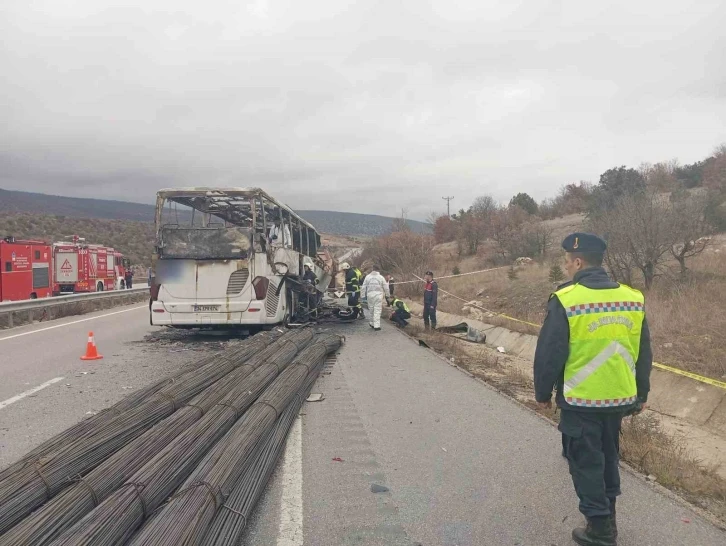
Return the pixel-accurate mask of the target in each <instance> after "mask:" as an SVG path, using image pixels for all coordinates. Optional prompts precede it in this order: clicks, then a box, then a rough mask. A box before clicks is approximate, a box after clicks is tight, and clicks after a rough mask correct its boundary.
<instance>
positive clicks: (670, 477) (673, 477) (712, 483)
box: [620, 413, 726, 521]
mask: <svg viewBox="0 0 726 546" xmlns="http://www.w3.org/2000/svg"><path fill="white" fill-rule="evenodd" d="M620 447H621V456H622V458H623V460H625V461H627V462H628V463H629V464H630V465H632V466H633V467H634V468H636V469H637V470H638V471H640V472H642V473H643V474H645V475H653V476H655V477H656V479H657V480H658V483H660V484H661V485H663V486H665V487H667V488H669V489H672V490H675V491H677V492H679V493H681V494H682V495H683V496H685V497H686V498H687V499H688V500H689V501H691V502H693V503H694V504H697V505H699V506H701V507H702V508H706V509H708V510H709V511H710V512H712V513H713V514H715V515H716V516H718V517H719V518H720V519H721V520H722V521H726V480H724V479H723V478H721V477H720V476H719V475H718V473H717V472H716V469H715V468H712V467H710V466H707V465H704V464H703V462H702V461H700V460H699V459H697V458H696V457H694V456H693V454H691V453H690V452H689V450H688V448H687V447H686V444H685V442H684V440H683V439H682V438H680V437H677V436H674V435H671V434H668V433H666V432H664V431H663V430H662V428H661V426H660V423H659V421H658V419H657V417H656V416H655V415H653V414H652V413H645V414H641V415H638V416H636V417H633V418H630V419H625V420H624V422H623V430H622V436H621V442H620Z"/></svg>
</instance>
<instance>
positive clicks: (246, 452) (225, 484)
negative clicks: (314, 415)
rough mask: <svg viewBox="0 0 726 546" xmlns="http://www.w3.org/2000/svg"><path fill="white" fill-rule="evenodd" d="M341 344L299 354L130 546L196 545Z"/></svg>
mask: <svg viewBox="0 0 726 546" xmlns="http://www.w3.org/2000/svg"><path fill="white" fill-rule="evenodd" d="M325 341H327V343H326V342H325ZM341 343H342V340H341V338H340V337H338V336H329V337H328V339H327V340H324V341H321V342H318V343H315V344H313V345H311V346H310V347H308V348H307V349H306V350H305V351H303V352H302V353H301V354H300V355H299V356H298V357H297V358H296V359H295V362H294V363H293V364H292V365H291V366H290V367H289V368H287V369H286V370H285V371H283V372H282V373H281V374H280V376H279V377H278V378H277V379H276V380H275V381H274V382H273V383H272V384H271V385H270V386H269V387H268V388H267V389H266V390H265V392H264V393H263V394H262V395H261V396H260V398H259V400H258V401H257V402H256V403H255V404H254V405H253V406H252V407H251V408H250V409H249V410H248V411H247V413H246V414H245V415H244V416H243V417H242V419H240V420H239V421H238V422H237V423H236V424H235V425H234V426H233V427H232V428H231V429H230V431H229V432H228V433H227V434H226V435H225V437H224V438H223V439H222V440H220V441H219V442H218V443H217V444H216V445H215V446H214V447H213V448H212V450H211V451H210V452H209V453H208V454H207V455H206V457H204V459H203V460H202V462H201V463H200V464H199V466H198V467H197V468H196V470H194V472H193V473H192V474H191V476H189V478H188V479H187V481H186V482H185V483H184V484H183V485H182V487H181V490H180V491H179V492H178V493H177V494H176V495H174V497H173V498H172V499H171V500H170V501H169V503H168V504H167V505H166V506H164V507H163V509H162V510H161V511H160V513H159V514H158V515H157V516H155V517H154V518H153V519H152V520H151V521H150V522H149V524H148V525H146V526H144V528H143V529H142V530H141V531H140V532H139V533H138V534H137V535H136V536H135V537H134V538H133V540H132V541H131V542H130V543H129V544H130V546H167V545H168V546H192V545H198V544H200V543H201V541H202V539H203V538H204V535H205V533H206V532H207V530H208V528H209V526H210V524H211V522H212V520H213V519H214V516H215V515H216V513H217V512H218V511H219V509H220V508H221V507H222V506H223V505H224V501H225V498H226V497H227V496H228V495H229V492H230V491H231V490H232V488H233V487H234V485H235V484H236V483H237V481H238V480H239V477H240V476H241V475H242V474H243V473H244V472H245V470H246V469H247V468H249V466H250V465H251V464H252V462H253V459H252V457H253V455H254V453H255V451H256V449H257V447H258V445H259V443H260V442H261V441H262V440H263V439H264V438H265V437H266V436H267V435H268V434H269V431H270V430H271V429H272V428H273V427H274V426H275V423H276V422H277V420H278V418H279V416H280V415H282V414H283V413H284V411H285V409H287V407H288V406H289V405H290V404H291V403H293V401H294V400H295V398H296V397H298V396H299V393H300V390H301V389H302V387H303V386H304V385H306V383H308V382H309V381H311V380H312V381H314V380H315V379H316V378H317V376H318V374H319V372H320V369H321V368H322V366H323V363H324V362H325V357H326V356H327V354H328V353H329V352H332V351H335V350H337V348H338V347H340V344H341ZM98 544H100V543H98Z"/></svg>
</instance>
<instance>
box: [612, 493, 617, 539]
mask: <svg viewBox="0 0 726 546" xmlns="http://www.w3.org/2000/svg"><path fill="white" fill-rule="evenodd" d="M610 524H611V526H612V528H613V536H614V537H615V540H617V538H618V522H617V519H616V514H615V499H610Z"/></svg>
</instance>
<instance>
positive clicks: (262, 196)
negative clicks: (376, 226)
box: [156, 187, 317, 233]
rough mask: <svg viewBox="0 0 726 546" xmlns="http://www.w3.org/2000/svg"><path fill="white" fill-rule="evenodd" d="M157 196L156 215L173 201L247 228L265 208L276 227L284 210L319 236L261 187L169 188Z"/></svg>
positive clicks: (313, 228)
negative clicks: (165, 204) (166, 204)
mask: <svg viewBox="0 0 726 546" xmlns="http://www.w3.org/2000/svg"><path fill="white" fill-rule="evenodd" d="M156 196H157V197H156V211H157V215H159V214H160V213H161V211H162V207H163V206H164V203H165V202H173V203H178V204H180V205H183V206H187V207H190V208H192V209H194V210H197V211H199V212H202V213H205V214H211V215H214V216H216V217H218V218H221V219H222V220H225V221H227V222H229V223H231V224H234V225H238V226H245V225H249V224H250V223H251V222H252V221H253V219H257V218H258V217H259V216H260V212H261V211H262V210H263V207H264V212H265V217H264V222H265V223H268V224H273V223H275V222H276V221H278V220H280V214H281V213H282V211H284V212H285V213H286V214H285V215H284V217H285V219H287V220H293V221H294V222H295V223H296V224H299V225H301V226H304V227H306V228H309V229H312V230H313V231H315V232H316V233H317V230H316V229H315V227H314V226H313V225H312V224H310V223H309V222H308V221H306V220H304V219H303V218H302V217H301V216H299V215H298V214H296V213H295V211H293V210H292V209H291V208H290V207H288V206H287V205H285V204H284V203H281V202H279V201H278V200H277V199H275V198H274V197H271V196H270V195H269V194H268V193H267V192H265V191H264V190H262V189H260V188H210V187H191V188H170V189H163V190H159V191H158V192H157V194H156ZM253 203H254V205H255V206H254V207H253V206H252V204H253ZM261 204H262V206H261ZM276 209H277V210H276Z"/></svg>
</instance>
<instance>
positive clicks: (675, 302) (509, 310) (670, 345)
mask: <svg viewBox="0 0 726 546" xmlns="http://www.w3.org/2000/svg"><path fill="white" fill-rule="evenodd" d="M563 222H565V225H564V227H563V229H565V228H566V229H569V228H570V227H571V226H570V224H571V221H570V220H567V221H565V220H564V219H563ZM491 252H492V250H491V248H488V247H484V248H483V249H482V253H480V255H478V256H473V257H468V258H466V259H465V260H463V261H460V262H457V260H456V245H455V243H447V244H446V245H439V246H437V247H436V249H435V252H434V256H433V258H432V262H433V264H434V269H435V271H441V272H443V273H444V274H451V270H452V269H453V267H454V266H457V265H458V267H459V269H460V271H461V272H462V273H467V272H470V271H478V270H481V269H487V268H489V267H491V262H490V260H489V259H488V258H487V256H491ZM560 259H561V257H560V256H554V257H553V258H551V259H550V260H547V261H545V262H544V263H534V264H532V265H524V266H520V267H517V268H515V271H516V279H514V280H511V279H510V278H509V276H508V270H507V269H506V268H505V269H500V270H497V271H491V272H488V273H482V274H481V275H472V276H465V277H457V278H453V279H441V280H439V288H440V290H441V293H440V296H439V309H440V310H441V311H445V312H447V313H452V314H459V315H461V314H465V313H462V307H463V305H464V304H465V303H466V302H469V301H476V302H479V304H480V306H481V307H482V308H484V309H487V310H489V311H491V313H487V312H486V311H482V312H481V313H480V314H479V316H477V317H476V318H479V319H480V320H483V321H484V322H487V323H489V324H493V325H496V326H502V327H505V328H508V329H510V330H513V331H516V332H521V333H525V334H531V335H538V334H539V327H538V326H530V325H527V324H522V323H520V322H516V321H512V320H509V319H507V318H504V317H501V316H499V317H498V316H497V315H495V314H498V313H501V314H504V315H509V316H511V317H514V318H516V319H519V320H523V321H526V322H531V323H534V324H538V325H539V324H541V323H542V321H543V320H544V317H545V314H546V306H547V300H548V298H549V296H550V294H551V292H552V290H553V289H554V288H555V286H554V285H553V284H552V283H551V282H550V281H549V272H550V266H551V264H552V263H553V260H554V261H558V260H560ZM675 265H676V264H675V263H671V264H668V267H669V269H668V270H667V272H666V273H665V274H664V275H663V276H661V277H660V278H659V279H658V280H657V282H656V286H655V288H654V289H653V290H651V291H650V292H648V293H646V307H647V313H648V321H649V323H650V329H651V335H652V338H653V351H654V355H655V358H656V360H657V361H658V362H662V363H664V364H669V365H672V366H675V367H678V368H682V369H685V370H688V371H692V372H695V373H698V374H702V375H706V376H709V377H714V378H716V379H723V378H726V336H724V335H722V332H724V331H726V314H725V313H724V312H723V309H724V308H726V239H723V238H721V239H717V242H716V244H714V246H713V247H711V248H710V249H709V250H708V251H707V252H706V253H704V254H703V255H702V256H699V257H697V258H694V259H692V260H691V261H690V263H689V267H690V269H691V274H690V275H689V278H688V280H687V281H683V280H681V279H680V278H679V275H678V274H677V268H675ZM442 276H443V275H442ZM401 288H402V289H401V293H403V294H405V295H409V296H410V297H413V298H414V299H418V298H420V290H419V288H420V287H417V286H416V285H409V286H408V287H406V288H404V287H401ZM444 292H449V293H451V294H453V296H451V295H447V294H445V293H444ZM454 296H458V297H454Z"/></svg>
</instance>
